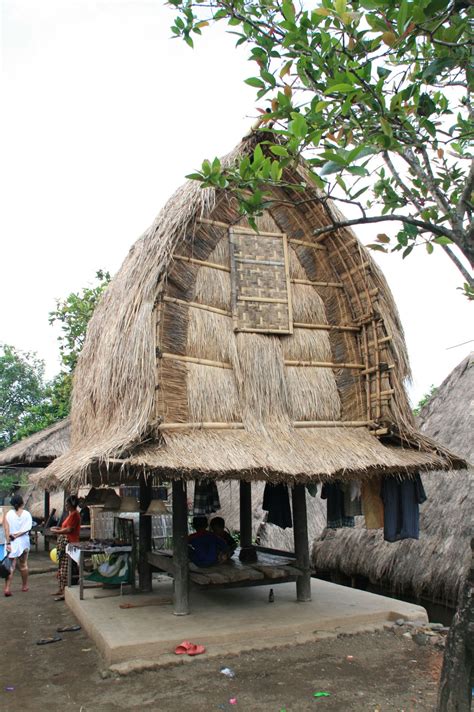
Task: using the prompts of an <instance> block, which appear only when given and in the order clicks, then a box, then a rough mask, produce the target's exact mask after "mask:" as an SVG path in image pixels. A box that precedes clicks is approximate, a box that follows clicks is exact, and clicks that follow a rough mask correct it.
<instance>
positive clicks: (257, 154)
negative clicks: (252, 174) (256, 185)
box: [253, 143, 264, 168]
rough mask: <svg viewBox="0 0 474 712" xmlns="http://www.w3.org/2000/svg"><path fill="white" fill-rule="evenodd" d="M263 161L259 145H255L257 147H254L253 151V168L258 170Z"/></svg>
mask: <svg viewBox="0 0 474 712" xmlns="http://www.w3.org/2000/svg"><path fill="white" fill-rule="evenodd" d="M263 160H264V155H263V151H262V147H261V146H260V144H259V143H257V145H256V146H255V148H254V151H253V165H254V168H258V167H259V166H260V164H261V163H263Z"/></svg>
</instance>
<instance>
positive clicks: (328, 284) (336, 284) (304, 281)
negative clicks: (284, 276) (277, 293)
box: [290, 279, 344, 289]
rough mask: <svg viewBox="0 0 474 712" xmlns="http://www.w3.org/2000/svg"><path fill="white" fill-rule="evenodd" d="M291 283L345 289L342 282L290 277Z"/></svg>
mask: <svg viewBox="0 0 474 712" xmlns="http://www.w3.org/2000/svg"><path fill="white" fill-rule="evenodd" d="M290 282H291V284H307V285H308V286H309V287H337V288H338V289H344V285H343V284H342V282H312V281H311V280H310V279H290Z"/></svg>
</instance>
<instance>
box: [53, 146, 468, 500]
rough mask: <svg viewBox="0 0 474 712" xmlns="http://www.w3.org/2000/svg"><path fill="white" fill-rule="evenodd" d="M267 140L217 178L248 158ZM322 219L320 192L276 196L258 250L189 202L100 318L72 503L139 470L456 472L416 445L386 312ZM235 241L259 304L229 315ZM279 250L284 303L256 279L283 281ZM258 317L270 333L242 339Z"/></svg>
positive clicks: (350, 252)
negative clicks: (323, 235)
mask: <svg viewBox="0 0 474 712" xmlns="http://www.w3.org/2000/svg"><path fill="white" fill-rule="evenodd" d="M259 139H260V140H261V136H260V137H259ZM256 141H257V138H256V137H255V136H254V135H251V136H250V137H247V138H246V139H244V140H243V141H242V143H241V144H240V145H239V146H238V147H237V148H236V149H235V150H234V151H233V152H232V153H231V154H229V155H228V156H227V157H225V158H224V159H223V163H224V164H229V163H231V162H232V161H234V160H235V159H236V158H237V157H238V156H243V155H251V154H252V152H253V148H254V146H255V143H256ZM306 178H307V176H306V172H305V168H304V166H303V165H301V166H299V167H298V168H296V169H293V170H291V171H288V172H287V175H285V179H286V180H287V181H288V183H291V184H294V185H295V186H297V187H298V188H300V187H301V183H302V181H304V180H306ZM322 198H323V199H324V200H323V202H321V200H322ZM328 211H329V213H330V214H334V213H335V212H336V211H335V208H334V207H333V206H332V205H330V204H328V203H327V202H326V199H325V198H324V196H322V194H321V193H319V192H318V191H316V190H315V189H314V188H310V187H307V188H306V189H304V190H303V191H298V190H293V189H292V188H285V189H284V190H283V189H278V190H277V189H273V190H272V204H271V205H270V206H269V208H268V210H266V211H265V213H264V214H263V216H262V217H261V218H259V219H258V227H259V233H258V234H256V233H255V232H254V231H252V230H251V229H250V227H249V225H248V223H247V222H246V220H244V219H242V218H241V216H240V215H239V211H238V205H237V202H236V201H235V199H233V198H232V197H230V196H229V195H228V194H227V193H224V192H223V191H219V190H210V189H206V190H202V189H201V188H200V185H199V183H197V182H188V183H186V184H185V185H184V186H183V187H182V188H180V189H179V190H178V191H177V192H176V193H175V195H174V196H173V197H172V198H171V200H170V201H169V202H168V203H167V204H166V205H165V207H164V208H163V210H162V211H161V213H160V214H159V216H158V217H157V219H156V220H155V222H154V223H153V225H152V226H151V227H150V228H149V230H147V232H146V233H145V234H144V235H143V236H142V238H141V239H140V240H138V242H137V243H136V244H135V245H134V246H133V247H132V249H131V250H130V253H129V255H128V257H127V258H126V260H125V262H124V264H123V265H122V267H121V269H120V271H119V272H118V274H117V275H116V277H115V278H114V280H113V281H112V283H111V284H110V285H109V287H108V289H107V290H106V292H105V293H104V295H103V297H102V299H101V301H100V303H99V305H98V307H97V308H96V310H95V313H94V316H93V318H92V320H91V322H90V324H89V328H88V333H87V339H86V342H85V346H84V349H83V351H82V354H81V357H80V359H79V363H78V366H77V369H76V373H75V383H74V392H73V405H72V411H71V420H72V434H71V451H70V453H68V454H66V455H64V456H62V457H60V458H58V459H57V460H56V461H55V462H54V463H53V464H52V465H51V466H50V467H49V468H48V470H47V472H46V474H47V475H48V476H49V477H50V478H51V481H53V482H56V484H57V486H64V485H66V486H67V487H71V486H72V487H74V486H77V485H78V484H80V483H82V482H84V481H86V480H88V481H90V482H100V481H101V480H103V481H105V482H107V481H108V482H112V480H115V481H119V480H120V478H127V477H130V476H136V473H137V472H139V471H143V470H145V471H147V472H153V473H154V474H156V475H158V476H166V477H168V478H173V477H183V476H184V477H188V478H195V477H203V476H207V477H216V478H222V479H226V478H247V479H261V480H271V481H280V480H285V481H288V482H290V483H292V482H297V481H299V482H305V481H308V480H321V479H329V478H332V477H335V476H337V477H340V478H341V477H346V478H348V477H361V476H369V475H370V474H372V473H375V472H384V473H386V474H393V473H396V472H399V471H405V472H412V471H415V470H418V469H433V468H445V467H449V466H450V465H451V464H452V463H454V464H455V465H456V466H463V463H462V461H460V460H459V459H458V458H456V456H454V455H451V454H450V453H448V452H447V451H446V450H444V449H443V448H442V447H438V446H437V445H436V444H434V443H433V442H431V441H430V440H429V439H427V438H425V437H423V436H420V435H419V434H417V433H416V431H415V429H414V425H413V421H412V416H411V411H410V407H409V404H408V400H407V396H406V393H405V389H404V381H405V379H406V378H407V377H408V376H409V366H408V359H407V354H406V348H405V344H404V338H403V331H402V327H401V324H400V320H399V317H398V313H397V309H396V306H395V304H394V302H393V298H392V295H391V293H390V290H389V288H388V286H387V283H386V281H385V279H384V277H383V275H382V274H381V272H380V270H379V268H378V267H377V265H376V264H375V262H374V261H373V259H372V257H371V256H370V254H369V253H368V251H367V250H366V249H365V248H364V247H363V246H362V244H361V243H360V242H359V241H358V240H357V239H356V237H355V235H354V234H353V233H352V232H351V231H349V230H339V231H336V232H334V233H332V234H331V235H330V236H329V237H328V238H327V240H326V239H325V240H324V241H322V240H320V241H319V242H317V241H316V240H315V239H314V236H313V234H312V232H313V230H314V229H315V228H317V227H319V226H321V225H324V224H327V222H328ZM229 225H232V226H234V228H237V232H238V231H239V230H240V231H241V234H240V237H241V238H242V240H243V242H245V239H247V238H248V239H249V241H252V240H253V243H254V247H252V249H256V250H259V254H258V255H257V257H256V259H255V260H253V262H254V264H255V265H256V266H257V267H258V270H255V272H257V271H258V275H257V277H258V279H260V276H261V275H262V274H263V277H262V282H259V283H258V285H257V287H258V289H260V288H262V289H263V292H262V293H263V295H264V296H263V297H262V298H259V297H258V298H257V299H251V297H249V296H239V298H238V299H237V300H236V295H235V291H236V289H237V288H240V289H242V284H241V283H238V279H240V278H241V273H240V272H237V276H236V277H235V269H237V268H236V267H235V261H236V260H237V262H239V261H240V262H245V260H242V259H240V258H238V257H235V255H236V254H237V253H236V252H235V251H233V250H234V245H232V246H231V245H230V244H229V229H228V226H229ZM282 233H285V234H286V235H287V237H288V243H287V247H286V242H285V239H286V238H285V239H283V238H282ZM275 234H277V235H278V238H279V245H278V246H275ZM272 236H273V237H272ZM244 238H245V239H244ZM277 241H278V240H277ZM242 244H243V243H242ZM283 244H284V245H285V250H287V252H285V255H284V257H285V260H284V263H285V266H286V267H285V269H286V270H287V271H286V281H285V277H284V276H283V273H282V275H281V276H282V279H283V282H284V283H285V285H286V286H285V287H282V286H281V285H278V284H276V283H273V281H272V280H271V279H269V277H268V274H266V276H265V274H264V272H265V270H264V269H263V267H262V266H265V265H278V264H283V262H278V260H275V259H274V258H273V257H272V250H273V249H277V248H278V250H281V249H282V248H281V245H283ZM255 246H256V247H255ZM246 249H247V248H246ZM249 249H250V247H249ZM252 254H253V253H252ZM270 258H271V259H270ZM232 260H234V262H232ZM250 261H252V260H250ZM230 265H234V266H233V267H231V266H230ZM231 270H234V272H233V273H232V274H231ZM249 274H250V271H249ZM254 276H255V275H254ZM265 280H266V282H265ZM257 281H258V280H257V279H256V282H257ZM236 284H237V286H236ZM239 284H240V287H239ZM262 284H263V287H262ZM257 287H255V288H257ZM286 288H287V291H288V295H287V300H286V302H285V299H282V298H281V289H286ZM278 289H280V292H278ZM242 293H243V294H245V293H246V292H245V291H243V292H242ZM269 294H270V295H271V294H273V295H275V294H280V297H279V298H272V297H270V298H266V297H268V295H269ZM252 296H253V295H252ZM259 299H260V301H259ZM290 301H291V302H292V317H291V318H290V311H291V310H290ZM264 302H265V303H266V304H265V309H264V308H263V306H262V303H264ZM283 302H285V306H284V307H281V308H280V305H281V304H282V303H283ZM236 303H237V307H236ZM249 304H250V308H249V309H247V306H248V305H249ZM285 309H287V313H286V312H285ZM262 314H263V317H262ZM282 314H283V316H284V317H285V319H286V322H285V323H286V326H282V324H283V322H284V319H283V316H282ZM285 314H286V316H285ZM260 317H262V318H263V330H265V329H266V328H267V321H268V320H272V331H273V332H274V333H271V334H268V333H258V328H257V332H255V331H254V328H255V324H253V326H252V328H251V329H249V330H248V331H245V329H244V330H240V329H241V328H242V323H244V322H245V320H250V321H251V322H252V321H255V319H257V318H260ZM282 319H283V321H282ZM239 320H240V325H239V324H237V329H238V330H237V331H236V330H235V329H234V327H235V326H236V322H238V321H239ZM266 320H267V321H266ZM290 322H291V323H290ZM292 325H293V333H288V332H291V326H292ZM285 329H286V331H285ZM285 334H286V335H285ZM379 436H380V437H379ZM383 438H385V441H384V439H383Z"/></svg>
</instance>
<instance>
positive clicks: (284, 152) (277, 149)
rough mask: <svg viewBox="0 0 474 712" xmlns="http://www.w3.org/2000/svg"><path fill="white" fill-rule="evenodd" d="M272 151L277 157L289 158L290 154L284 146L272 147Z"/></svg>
mask: <svg viewBox="0 0 474 712" xmlns="http://www.w3.org/2000/svg"><path fill="white" fill-rule="evenodd" d="M270 151H271V152H272V153H274V154H275V156H283V157H284V158H288V156H289V153H288V150H287V149H286V148H285V147H284V146H278V145H274V146H270Z"/></svg>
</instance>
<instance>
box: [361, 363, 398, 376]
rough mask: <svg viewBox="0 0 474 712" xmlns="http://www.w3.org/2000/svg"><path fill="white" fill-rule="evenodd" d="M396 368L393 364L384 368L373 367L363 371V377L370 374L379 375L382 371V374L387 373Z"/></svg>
mask: <svg viewBox="0 0 474 712" xmlns="http://www.w3.org/2000/svg"><path fill="white" fill-rule="evenodd" d="M394 368H395V364H394V363H391V364H389V365H388V366H384V367H383V368H381V367H380V365H379V366H378V367H377V366H371V367H370V368H366V369H364V370H363V371H361V372H360V373H361V376H365V375H367V374H370V373H377V371H381V372H382V373H385V372H386V371H393V369H394Z"/></svg>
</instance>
